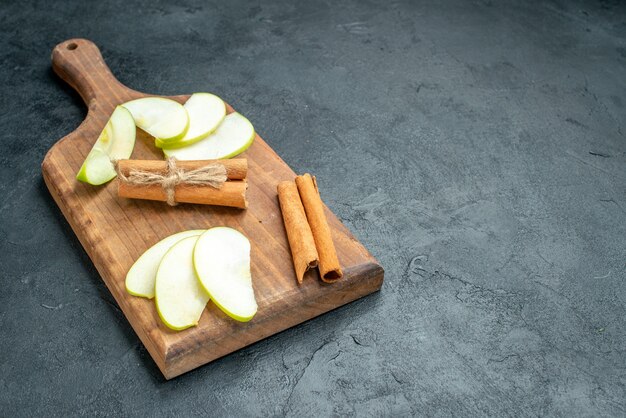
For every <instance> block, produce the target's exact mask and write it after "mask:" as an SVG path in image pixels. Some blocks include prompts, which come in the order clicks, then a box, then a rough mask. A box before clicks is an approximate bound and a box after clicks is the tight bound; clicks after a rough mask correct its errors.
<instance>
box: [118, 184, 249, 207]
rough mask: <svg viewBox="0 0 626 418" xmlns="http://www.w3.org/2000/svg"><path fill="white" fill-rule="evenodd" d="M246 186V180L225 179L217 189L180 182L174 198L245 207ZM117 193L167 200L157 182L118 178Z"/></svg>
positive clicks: (190, 201) (179, 200) (128, 196)
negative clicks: (128, 181)
mask: <svg viewBox="0 0 626 418" xmlns="http://www.w3.org/2000/svg"><path fill="white" fill-rule="evenodd" d="M247 188H248V182H247V181H246V180H240V181H227V182H225V183H224V184H222V186H221V187H220V188H219V189H215V188H213V187H211V186H187V185H184V184H180V185H178V186H176V188H175V189H174V200H175V201H176V202H177V203H197V204H201V205H216V206H230V207H234V208H241V209H245V208H247V207H248V200H247V199H246V189H247ZM117 194H118V196H120V197H127V198H132V199H144V200H158V201H162V202H166V201H167V195H166V193H165V190H163V187H161V186H160V185H158V184H151V185H141V186H139V185H134V184H130V183H125V182H123V181H120V180H118V182H117Z"/></svg>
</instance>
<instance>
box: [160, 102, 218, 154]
mask: <svg viewBox="0 0 626 418" xmlns="http://www.w3.org/2000/svg"><path fill="white" fill-rule="evenodd" d="M185 109H186V110H187V114H188V115H189V129H187V133H186V134H185V136H184V137H183V138H182V139H180V140H178V141H176V142H171V143H168V142H165V141H163V140H162V139H159V138H157V139H156V140H155V145H156V146H157V147H159V148H182V147H186V146H187V145H191V144H194V143H196V142H198V141H200V140H201V139H203V138H205V137H206V136H207V135H209V134H210V133H211V132H213V131H214V130H215V129H217V127H218V126H219V124H220V123H221V122H222V120H223V119H224V117H225V116H226V104H225V103H224V101H223V100H222V99H220V98H219V97H217V96H216V95H214V94H211V93H194V94H192V95H191V97H190V98H189V100H187V102H186V103H185Z"/></svg>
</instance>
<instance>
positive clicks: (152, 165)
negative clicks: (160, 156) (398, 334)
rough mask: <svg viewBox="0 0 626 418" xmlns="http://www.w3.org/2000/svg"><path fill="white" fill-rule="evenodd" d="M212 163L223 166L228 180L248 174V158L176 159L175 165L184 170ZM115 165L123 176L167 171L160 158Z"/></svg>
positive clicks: (127, 161) (125, 161) (124, 161)
mask: <svg viewBox="0 0 626 418" xmlns="http://www.w3.org/2000/svg"><path fill="white" fill-rule="evenodd" d="M213 163H218V164H222V165H223V166H224V168H225V169H226V176H227V177H228V180H243V179H245V178H246V176H247V175H248V160H247V159H245V158H234V159H231V160H190V161H179V160H177V161H176V166H177V167H179V168H182V169H183V170H185V171H191V170H195V169H197V168H200V167H203V166H205V165H208V164H213ZM117 167H118V169H119V171H120V172H121V173H122V174H124V175H125V176H128V175H129V174H130V171H131V170H136V171H149V172H154V173H160V174H166V173H167V161H162V160H118V161H117Z"/></svg>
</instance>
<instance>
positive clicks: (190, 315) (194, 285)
mask: <svg viewBox="0 0 626 418" xmlns="http://www.w3.org/2000/svg"><path fill="white" fill-rule="evenodd" d="M126 289H127V291H128V292H129V293H130V294H131V295H134V296H141V297H145V298H148V299H151V298H153V297H154V298H155V302H156V307H157V311H158V313H159V316H160V318H161V320H162V321H163V323H164V324H165V325H166V326H167V327H169V328H171V329H174V330H182V329H186V328H189V327H192V326H194V325H197V323H198V320H199V319H200V316H201V315H202V312H203V311H204V307H205V306H206V304H207V302H208V301H209V299H212V300H213V302H214V303H215V304H216V305H217V306H218V307H219V308H220V309H221V310H222V311H224V313H226V314H227V315H228V316H230V317H232V318H233V319H235V320H237V321H241V322H245V321H249V320H250V319H252V317H253V316H254V314H255V313H256V311H257V304H256V300H255V297H254V290H253V288H252V278H251V274H250V241H248V239H247V238H246V237H245V236H244V235H243V234H242V233H240V232H238V231H236V230H234V229H231V228H226V227H217V228H212V229H209V230H206V231H205V230H191V231H184V232H180V233H178V234H174V235H171V236H169V237H167V238H165V239H163V240H161V241H159V242H158V243H156V244H155V245H153V246H152V247H151V248H149V249H148V250H147V251H146V252H145V253H144V254H143V255H142V256H141V257H140V258H139V259H138V260H137V261H136V262H135V264H133V266H132V267H131V268H130V270H129V272H128V274H127V276H126Z"/></svg>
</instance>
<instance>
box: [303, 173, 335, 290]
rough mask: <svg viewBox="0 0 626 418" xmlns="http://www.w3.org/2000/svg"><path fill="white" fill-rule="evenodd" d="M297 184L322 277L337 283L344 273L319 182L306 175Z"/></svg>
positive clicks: (326, 280) (324, 279) (329, 281)
mask: <svg viewBox="0 0 626 418" xmlns="http://www.w3.org/2000/svg"><path fill="white" fill-rule="evenodd" d="M296 184H297V186H298V192H299V193H300V198H301V199H302V204H303V206H304V211H305V212H306V217H307V220H308V222H309V225H310V227H311V232H312V233H313V239H314V240H315V246H316V248H317V253H318V255H319V269H320V276H321V278H322V280H323V281H325V282H327V283H332V282H335V281H337V280H339V279H341V277H343V272H342V271H341V266H340V265H339V259H338V258H337V251H336V250H335V245H334V244H333V238H332V235H331V232H330V227H329V226H328V221H327V220H326V215H325V214H324V204H323V203H322V199H321V197H320V194H319V190H318V189H317V182H316V181H315V177H311V175H310V174H304V175H302V176H298V177H296Z"/></svg>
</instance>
